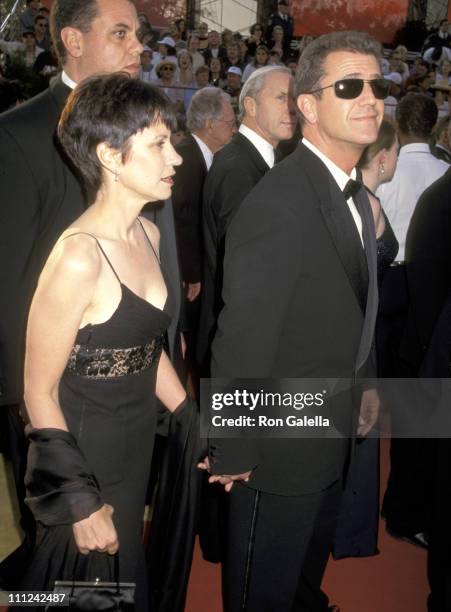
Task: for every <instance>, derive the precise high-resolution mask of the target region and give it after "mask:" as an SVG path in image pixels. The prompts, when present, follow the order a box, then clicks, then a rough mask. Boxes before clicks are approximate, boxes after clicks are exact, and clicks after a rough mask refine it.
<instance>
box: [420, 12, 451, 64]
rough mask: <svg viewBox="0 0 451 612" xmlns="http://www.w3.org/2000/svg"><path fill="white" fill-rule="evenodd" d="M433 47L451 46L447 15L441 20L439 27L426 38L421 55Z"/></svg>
mask: <svg viewBox="0 0 451 612" xmlns="http://www.w3.org/2000/svg"><path fill="white" fill-rule="evenodd" d="M431 47H448V48H450V47H451V35H450V34H449V20H448V19H447V18H446V17H445V18H444V19H441V20H440V23H439V26H438V29H437V30H436V31H435V32H432V34H429V36H428V37H427V38H426V40H425V41H424V43H423V48H422V50H421V55H423V53H424V52H425V51H427V49H430V48H431Z"/></svg>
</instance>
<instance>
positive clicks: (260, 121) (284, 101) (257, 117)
mask: <svg viewBox="0 0 451 612" xmlns="http://www.w3.org/2000/svg"><path fill="white" fill-rule="evenodd" d="M239 111H240V115H241V117H242V123H241V126H240V128H239V133H238V134H236V135H235V136H234V137H233V139H232V141H231V142H230V143H229V144H228V145H226V146H225V147H224V149H222V151H221V152H220V153H218V154H217V155H215V159H214V162H213V166H212V168H211V171H210V172H209V174H208V177H207V180H206V181H205V188H204V201H203V211H202V218H203V222H202V226H203V236H204V248H205V264H204V277H203V290H202V296H201V301H202V307H201V318H200V321H201V322H200V329H199V338H198V345H197V356H198V361H199V363H202V364H209V361H210V344H211V341H212V340H213V337H214V334H215V332H216V319H217V317H218V314H219V312H220V310H221V307H222V300H221V291H222V265H223V259H224V245H225V239H226V234H227V229H228V227H229V225H230V222H231V221H232V219H233V216H234V215H235V213H236V211H237V210H238V208H239V206H240V204H241V202H242V201H243V200H244V198H245V197H246V196H247V194H248V193H249V192H250V191H251V189H252V188H253V187H255V185H256V184H257V183H258V181H259V180H260V179H261V178H262V176H264V174H265V173H266V172H267V171H268V170H269V169H270V168H272V167H273V166H274V162H275V149H276V148H277V145H278V144H279V142H280V141H281V140H289V139H290V138H291V137H292V136H293V132H294V128H295V125H296V116H295V106H294V101H293V78H292V76H291V72H290V71H289V70H288V68H285V67H284V66H268V67H264V68H260V69H259V70H256V71H255V72H254V73H253V74H252V75H251V76H250V77H249V79H248V80H247V81H246V83H245V84H244V87H243V89H242V91H241V95H240V100H239Z"/></svg>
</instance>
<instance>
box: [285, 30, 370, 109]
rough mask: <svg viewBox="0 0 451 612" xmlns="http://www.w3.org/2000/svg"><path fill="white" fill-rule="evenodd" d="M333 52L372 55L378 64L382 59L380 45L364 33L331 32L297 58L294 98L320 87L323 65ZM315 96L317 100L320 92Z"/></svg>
mask: <svg viewBox="0 0 451 612" xmlns="http://www.w3.org/2000/svg"><path fill="white" fill-rule="evenodd" d="M335 51H348V52H351V53H361V54H363V55H373V56H374V57H375V58H376V59H377V61H378V62H380V60H381V57H382V46H381V44H380V43H378V42H377V40H375V39H374V38H372V37H371V36H370V35H369V34H367V33H366V32H357V31H348V32H332V33H330V34H324V35H323V36H319V37H318V38H316V39H315V40H313V41H312V42H311V43H309V44H308V45H307V46H306V47H305V49H304V51H303V52H302V54H301V57H300V58H299V63H298V67H297V70H296V76H295V92H296V96H299V95H300V94H303V93H308V92H309V91H313V90H314V89H318V88H319V87H321V80H322V79H323V77H324V75H325V70H324V64H325V62H326V59H327V58H328V56H329V55H330V54H331V53H334V52H335ZM315 95H316V96H317V97H318V98H319V97H321V92H318V93H317V94H315Z"/></svg>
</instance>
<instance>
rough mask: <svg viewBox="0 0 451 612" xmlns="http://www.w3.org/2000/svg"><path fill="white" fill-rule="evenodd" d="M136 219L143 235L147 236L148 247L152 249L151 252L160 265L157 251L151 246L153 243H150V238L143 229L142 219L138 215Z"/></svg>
mask: <svg viewBox="0 0 451 612" xmlns="http://www.w3.org/2000/svg"><path fill="white" fill-rule="evenodd" d="M138 221H139V224H140V226H141V228H142V231H143V232H144V236H145V237H146V238H147V242H148V243H149V244H150V248H151V249H152V251H153V254H154V255H155V257H156V258H157V261H158V263H159V264H160V266H161V261H160V258H159V256H158V253H157V252H156V250H155V249H154V246H153V244H152V240H151V239H150V238H149V236H148V234H147V232H146V230H145V229H144V225H143V224H142V221H141V219H140V218H139V217H138Z"/></svg>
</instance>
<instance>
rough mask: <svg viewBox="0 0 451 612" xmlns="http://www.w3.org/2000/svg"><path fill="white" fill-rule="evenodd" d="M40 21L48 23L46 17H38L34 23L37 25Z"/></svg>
mask: <svg viewBox="0 0 451 612" xmlns="http://www.w3.org/2000/svg"><path fill="white" fill-rule="evenodd" d="M38 21H45V22H46V23H47V17H46V16H45V15H36V17H35V18H34V20H33V23H34V24H36V23H38Z"/></svg>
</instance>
